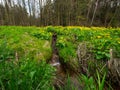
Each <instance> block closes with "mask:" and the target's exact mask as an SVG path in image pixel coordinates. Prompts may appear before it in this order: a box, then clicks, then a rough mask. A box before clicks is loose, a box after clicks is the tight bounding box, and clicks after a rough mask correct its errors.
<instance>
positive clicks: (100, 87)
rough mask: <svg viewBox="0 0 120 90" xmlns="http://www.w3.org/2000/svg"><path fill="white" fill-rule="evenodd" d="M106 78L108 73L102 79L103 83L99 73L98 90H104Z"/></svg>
mask: <svg viewBox="0 0 120 90" xmlns="http://www.w3.org/2000/svg"><path fill="white" fill-rule="evenodd" d="M105 78H106V73H105V74H104V76H103V77H102V81H101V78H100V74H99V72H98V71H97V83H98V90H103V89H104V85H105Z"/></svg>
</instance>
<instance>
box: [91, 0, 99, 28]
mask: <svg viewBox="0 0 120 90" xmlns="http://www.w3.org/2000/svg"><path fill="white" fill-rule="evenodd" d="M98 2H99V0H97V1H96V3H95V9H94V12H93V17H92V20H91V24H90V26H92V24H93V21H94V18H95V14H96V10H97V7H98Z"/></svg>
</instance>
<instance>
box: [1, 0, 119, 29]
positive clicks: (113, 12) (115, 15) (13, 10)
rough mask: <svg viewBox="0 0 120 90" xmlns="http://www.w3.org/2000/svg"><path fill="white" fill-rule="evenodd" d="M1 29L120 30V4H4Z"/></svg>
mask: <svg viewBox="0 0 120 90" xmlns="http://www.w3.org/2000/svg"><path fill="white" fill-rule="evenodd" d="M0 2H1V3H0V25H24V26H28V25H30V26H33V25H35V26H48V25H53V26H60V25H62V26H78V25H80V26H105V27H110V26H112V27H119V26H120V18H119V17H120V13H119V11H120V0H1V1H0Z"/></svg>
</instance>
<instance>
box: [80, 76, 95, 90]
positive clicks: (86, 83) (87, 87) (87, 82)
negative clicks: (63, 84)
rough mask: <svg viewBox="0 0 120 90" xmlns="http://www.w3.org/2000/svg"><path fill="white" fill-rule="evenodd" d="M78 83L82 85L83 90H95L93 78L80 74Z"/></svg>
mask: <svg viewBox="0 0 120 90" xmlns="http://www.w3.org/2000/svg"><path fill="white" fill-rule="evenodd" d="M80 83H81V84H82V85H83V87H84V90H96V85H95V81H94V79H93V77H87V76H85V75H83V74H82V75H81V78H80Z"/></svg>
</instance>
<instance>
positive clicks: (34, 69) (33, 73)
mask: <svg viewBox="0 0 120 90" xmlns="http://www.w3.org/2000/svg"><path fill="white" fill-rule="evenodd" d="M0 70H1V71H0V89H2V90H26V89H27V90H33V89H36V90H38V89H40V90H49V88H51V87H52V86H51V85H52V77H53V74H54V69H53V68H52V67H51V66H50V65H48V64H46V63H45V62H40V63H38V62H36V61H34V60H29V59H24V60H20V61H19V62H18V64H17V65H16V64H14V60H13V61H11V62H1V63H0Z"/></svg>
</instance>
